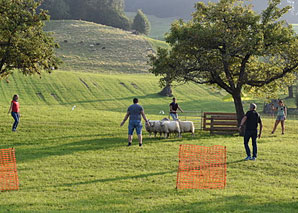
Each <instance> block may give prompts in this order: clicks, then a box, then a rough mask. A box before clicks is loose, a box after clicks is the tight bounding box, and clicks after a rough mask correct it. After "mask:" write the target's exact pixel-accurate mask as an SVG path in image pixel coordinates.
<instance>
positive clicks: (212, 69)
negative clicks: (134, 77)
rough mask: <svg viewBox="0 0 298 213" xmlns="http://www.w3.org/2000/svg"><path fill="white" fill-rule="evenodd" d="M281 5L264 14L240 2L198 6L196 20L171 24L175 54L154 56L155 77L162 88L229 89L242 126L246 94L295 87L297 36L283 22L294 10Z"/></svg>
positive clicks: (272, 2)
mask: <svg viewBox="0 0 298 213" xmlns="http://www.w3.org/2000/svg"><path fill="white" fill-rule="evenodd" d="M279 3H280V0H269V1H268V7H267V8H266V9H265V10H264V11H262V13H261V14H258V13H256V12H254V11H253V10H252V6H251V5H249V4H248V3H247V2H243V1H240V0H220V1H219V2H218V3H208V4H207V5H206V4H204V3H202V2H199V3H197V4H196V11H195V12H194V13H193V15H192V16H193V18H192V20H190V21H188V22H184V21H183V20H178V21H176V22H174V23H173V24H172V26H171V30H170V32H169V33H168V34H167V35H166V41H167V42H168V43H169V44H170V46H171V48H170V50H168V49H159V50H158V51H157V54H156V55H151V56H150V60H149V63H150V65H151V68H150V71H151V72H152V73H154V74H155V75H156V76H163V77H162V78H161V83H162V84H163V85H166V84H167V82H172V81H173V80H174V81H177V82H183V83H184V82H194V83H197V84H209V85H214V86H216V87H220V88H222V89H224V90H225V91H226V92H228V93H229V94H231V96H232V97H233V100H234V104H235V109H236V113H237V118H238V122H240V120H241V119H242V117H243V116H244V110H243V104H242V100H241V91H242V90H244V89H245V90H256V88H257V90H261V89H263V90H264V89H267V91H270V89H271V90H275V89H276V88H278V87H280V86H281V84H282V85H287V83H289V84H290V83H291V79H293V75H294V72H296V71H297V69H298V38H297V35H296V34H295V33H294V31H293V30H292V27H291V26H290V25H288V24H287V23H286V22H284V21H281V20H280V18H281V17H282V16H283V14H285V13H287V11H288V10H289V9H290V7H285V8H279V7H278V6H279ZM169 78H170V79H169Z"/></svg>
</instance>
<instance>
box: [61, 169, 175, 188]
mask: <svg viewBox="0 0 298 213" xmlns="http://www.w3.org/2000/svg"><path fill="white" fill-rule="evenodd" d="M174 172H177V170H173V171H165V172H155V173H147V174H141V175H133V176H124V177H115V178H105V179H96V180H90V181H85V182H77V183H65V184H60V185H56V186H55V187H61V186H63V187H65V186H66V187H70V186H77V185H85V184H93V183H104V182H113V181H120V180H129V179H137V178H147V177H152V176H158V175H165V174H171V173H174Z"/></svg>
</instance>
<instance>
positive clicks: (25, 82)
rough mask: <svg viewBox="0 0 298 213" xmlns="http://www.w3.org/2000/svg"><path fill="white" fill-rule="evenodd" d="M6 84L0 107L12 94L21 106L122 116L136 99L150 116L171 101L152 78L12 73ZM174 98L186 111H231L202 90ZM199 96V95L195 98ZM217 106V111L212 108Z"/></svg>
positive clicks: (181, 90) (185, 90) (178, 91)
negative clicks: (92, 111)
mask: <svg viewBox="0 0 298 213" xmlns="http://www.w3.org/2000/svg"><path fill="white" fill-rule="evenodd" d="M8 81H9V83H6V82H5V81H1V84H0V105H4V106H5V105H6V104H8V103H9V102H10V100H11V97H12V96H13V94H14V93H17V94H19V95H20V101H21V102H22V105H49V106H53V105H62V106H66V107H68V108H72V107H73V106H74V105H76V106H77V107H78V108H83V109H95V110H109V111H115V112H123V111H125V110H126V107H127V106H128V105H129V104H130V103H132V99H133V98H134V97H138V98H139V99H140V101H141V103H142V104H143V105H144V107H145V108H146V111H148V112H150V113H152V114H158V113H159V112H160V111H161V110H163V111H166V112H167V111H168V104H169V102H170V101H171V98H165V97H162V96H159V95H158V94H157V93H158V92H159V91H160V90H161V88H160V87H159V86H158V78H157V77H154V76H153V75H149V74H146V75H141V74H135V75H127V74H126V75H124V74H121V75H109V74H94V73H81V72H65V71H55V72H54V73H52V74H44V75H42V76H41V78H39V77H38V76H31V77H30V76H29V77H24V76H22V75H21V74H19V73H14V74H13V75H12V76H10V77H9V78H8ZM173 89H174V95H175V96H176V97H177V99H178V100H179V102H183V104H181V107H182V108H184V109H185V110H187V111H199V110H207V109H209V110H217V111H218V110H224V111H233V104H232V103H231V102H224V101H222V93H220V92H218V91H214V90H211V89H209V88H208V87H205V86H197V85H194V84H186V85H183V86H177V87H175V88H173ZM198 94H199V95H198ZM214 102H220V103H221V109H218V106H216V105H214Z"/></svg>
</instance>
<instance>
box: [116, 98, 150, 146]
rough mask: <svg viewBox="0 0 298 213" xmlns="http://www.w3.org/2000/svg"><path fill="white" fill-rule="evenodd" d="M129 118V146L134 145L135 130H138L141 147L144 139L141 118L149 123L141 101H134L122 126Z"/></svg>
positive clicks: (135, 99)
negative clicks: (140, 103)
mask: <svg viewBox="0 0 298 213" xmlns="http://www.w3.org/2000/svg"><path fill="white" fill-rule="evenodd" d="M128 117H129V124H128V146H131V144H132V138H133V132H134V129H136V132H137V135H138V139H139V146H140V147H141V146H142V145H143V138H142V127H143V126H142V122H141V119H142V118H141V117H143V119H144V120H145V122H146V123H147V122H148V120H147V118H146V115H145V113H144V109H143V107H142V106H141V105H139V100H138V99H137V98H134V99H133V104H132V105H130V106H129V107H128V109H127V113H126V115H125V117H124V119H123V121H122V122H121V124H120V126H123V125H124V123H125V121H126V120H127V119H128Z"/></svg>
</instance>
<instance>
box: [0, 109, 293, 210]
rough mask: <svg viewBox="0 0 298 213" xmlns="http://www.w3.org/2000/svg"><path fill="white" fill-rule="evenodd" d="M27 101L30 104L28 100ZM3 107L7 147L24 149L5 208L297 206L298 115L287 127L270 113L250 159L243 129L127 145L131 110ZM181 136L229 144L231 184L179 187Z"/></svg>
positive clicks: (0, 206)
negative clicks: (16, 116) (15, 110)
mask: <svg viewBox="0 0 298 213" xmlns="http://www.w3.org/2000/svg"><path fill="white" fill-rule="evenodd" d="M21 106H22V105H21ZM5 113H6V109H5V110H4V108H3V107H1V114H2V116H1V117H0V121H1V123H2V125H1V128H0V132H1V145H0V147H1V148H8V147H14V148H15V149H16V156H17V164H18V174H19V179H20V190H19V191H11V192H2V193H1V194H0V211H1V212H6V211H12V212H16V211H21V212H32V211H36V212H48V211H64V212H78V211H83V212H84V211H89V212H91V211H97V212H232V211H233V212H294V211H295V209H297V207H298V206H297V200H298V194H297V184H298V181H297V165H298V160H297V158H295V157H294V156H295V155H296V148H297V124H298V122H297V121H287V127H288V128H287V133H286V135H283V136H282V135H280V129H278V131H277V133H276V135H274V136H271V135H270V134H269V132H270V130H271V128H272V124H273V121H272V120H265V130H264V137H263V138H262V139H260V140H259V158H258V160H257V161H256V162H243V161H241V159H243V157H244V156H245V154H244V148H243V144H242V138H241V137H229V136H214V137H210V136H209V134H208V133H201V132H198V133H197V134H196V136H195V137H194V138H192V137H190V136H187V135H185V136H184V138H183V139H177V138H170V139H159V138H149V137H148V134H146V133H145V134H144V135H145V136H144V147H143V148H142V149H141V148H139V147H138V146H137V145H136V141H134V144H133V146H132V147H126V137H127V136H126V134H127V133H126V132H127V127H126V125H125V127H123V128H119V123H120V122H121V120H122V117H123V116H124V113H119V112H111V111H103V110H94V109H81V108H78V109H76V110H74V111H71V110H70V109H69V108H67V107H63V106H43V105H41V106H40V105H36V106H22V115H23V117H22V118H21V119H22V120H21V123H20V126H19V130H18V132H16V133H12V132H10V126H11V123H12V119H11V117H10V116H9V115H6V114H5ZM295 126H296V127H295ZM180 144H196V145H203V146H212V145H216V144H219V145H224V146H227V150H228V152H227V157H228V158H227V161H228V165H227V168H228V170H227V186H226V188H225V189H222V190H178V191H177V190H176V189H175V183H176V182H175V181H176V172H177V166H178V149H179V145H180Z"/></svg>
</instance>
